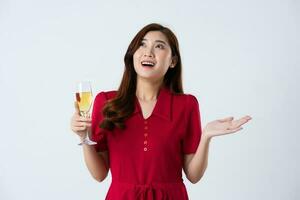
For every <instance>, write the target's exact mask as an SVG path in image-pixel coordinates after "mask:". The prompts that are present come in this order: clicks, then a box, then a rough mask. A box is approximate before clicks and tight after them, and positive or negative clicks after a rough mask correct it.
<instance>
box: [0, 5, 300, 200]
mask: <svg viewBox="0 0 300 200" xmlns="http://www.w3.org/2000/svg"><path fill="white" fill-rule="evenodd" d="M299 13H300V6H299V1H296V0H285V1H284V0H247V1H245V0H228V1H222V0H220V1H216V0H210V1H179V0H178V1H176V0H169V1H160V0H156V1H138V0H132V1H113V0H110V1H101V0H97V1H96V0H85V1H79V0H51V1H42V0H27V1H22V0H1V1H0V106H1V115H0V125H1V127H0V133H1V140H0V143H1V144H0V199H1V200H19V199H22V200H38V199H43V200H52V199H73V200H82V199H90V200H99V199H104V198H105V195H106V192H107V190H108V187H109V184H110V181H111V176H110V175H109V176H108V177H107V179H106V180H105V181H104V182H102V183H99V182H97V181H95V180H94V179H93V178H92V177H91V176H90V174H89V172H88V170H87V168H86V166H85V163H84V160H83V155H82V149H81V147H80V146H78V145H77V143H78V142H79V140H78V138H77V136H76V135H75V134H74V133H72V131H71V130H70V118H71V116H72V114H73V112H74V107H73V101H74V89H75V86H76V85H75V83H76V81H77V80H82V79H88V80H91V81H92V84H93V93H94V95H96V93H98V92H100V91H103V90H104V91H106V90H114V89H117V87H118V86H119V84H120V81H121V77H122V74H123V70H124V63H123V57H124V54H125V52H126V49H127V47H128V45H129V43H130V41H131V40H132V38H133V37H134V35H135V34H136V33H137V32H138V31H139V30H140V29H141V28H142V27H143V26H145V25H146V24H148V23H151V22H158V23H161V24H163V25H165V26H168V27H169V28H171V29H172V30H173V31H174V32H175V34H176V35H177V37H178V40H179V42H180V50H181V55H182V61H183V84H184V92H185V93H190V94H193V95H195V96H196V97H197V99H198V101H199V104H200V112H201V123H202V126H204V125H205V124H207V123H208V122H209V121H212V120H215V119H219V118H224V117H227V116H234V117H235V118H239V117H242V116H244V115H250V116H251V117H252V118H253V119H252V121H250V122H249V123H248V124H246V125H244V126H243V127H244V129H243V130H242V131H239V132H237V133H235V134H231V135H226V136H219V137H215V138H213V139H212V141H211V143H210V149H209V164H208V168H207V171H206V173H205V175H204V176H203V177H202V179H201V181H200V182H198V183H197V184H191V183H190V182H189V181H188V180H187V179H186V178H185V177H184V182H185V184H186V187H187V190H188V193H189V196H190V199H192V200H197V199H205V200H239V199H243V200H253V199H256V200H260V199H262V200H269V199H272V200H282V199H285V200H297V199H300V192H299V185H300V170H299V167H300V166H299V162H300V157H299V151H300V145H299V140H300V136H299V114H300V112H299V111H300V109H299V103H298V102H299V100H300V98H299V91H300V90H299V89H300V87H299V78H300V76H299V74H300V69H299V64H300V59H299V58H300V56H299V52H300V48H299V46H300V41H299V34H300V33H299Z"/></svg>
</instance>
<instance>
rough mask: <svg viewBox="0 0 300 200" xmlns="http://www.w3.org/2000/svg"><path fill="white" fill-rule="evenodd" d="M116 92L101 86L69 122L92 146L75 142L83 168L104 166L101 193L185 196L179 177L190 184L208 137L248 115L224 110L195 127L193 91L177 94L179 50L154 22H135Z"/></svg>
mask: <svg viewBox="0 0 300 200" xmlns="http://www.w3.org/2000/svg"><path fill="white" fill-rule="evenodd" d="M124 61H125V70H124V74H123V78H122V81H121V84H120V86H119V88H118V90H116V91H102V92H100V93H99V94H98V95H97V96H96V97H95V100H94V106H93V112H92V116H91V118H83V117H81V116H80V114H79V110H78V105H77V103H76V102H75V108H76V112H75V114H74V115H73V117H72V121H71V129H72V130H73V131H74V132H75V133H76V134H77V135H78V136H79V137H80V138H81V140H83V138H85V135H86V132H87V130H91V135H92V140H94V141H96V142H97V144H96V145H95V146H90V145H87V144H84V145H83V153H84V159H85V163H86V166H87V168H88V170H89V171H90V173H91V175H92V176H93V177H94V178H95V179H96V180H98V181H99V182H101V181H103V180H104V179H105V178H106V176H107V174H108V171H109V169H110V171H111V176H112V182H111V185H110V188H109V191H108V193H107V195H106V199H107V200H139V199H141V200H169V199H170V200H171V199H172V200H176V199H178V200H187V199H188V194H187V190H186V187H185V185H184V183H183V179H182V169H183V171H184V173H185V175H186V177H187V179H188V180H189V181H190V182H192V183H197V182H198V181H199V180H200V179H201V177H202V176H203V174H204V172H205V170H206V167H207V160H208V149H209V143H210V140H211V138H213V137H214V136H219V135H224V134H230V133H234V132H237V131H239V130H241V129H242V127H241V126H242V125H243V124H245V123H246V122H248V121H249V120H250V119H251V117H250V116H245V117H243V118H241V119H239V120H233V117H227V118H224V119H219V120H215V121H212V122H210V123H208V124H207V125H206V126H205V127H204V128H203V130H202V126H201V119H200V110H199V104H198V101H197V99H196V97H195V96H193V95H191V94H184V93H183V89H182V79H181V57H180V53H179V45H178V41H177V38H176V36H175V35H174V33H173V32H172V31H171V30H170V29H169V28H167V27H164V26H162V25H160V24H149V25H147V26H145V27H144V28H142V29H141V30H140V31H139V32H138V33H137V35H136V36H135V37H134V38H133V40H132V41H131V43H130V45H129V47H128V49H127V52H126V54H125V58H124Z"/></svg>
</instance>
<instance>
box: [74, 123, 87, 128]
mask: <svg viewBox="0 0 300 200" xmlns="http://www.w3.org/2000/svg"><path fill="white" fill-rule="evenodd" d="M73 126H74V127H83V126H87V127H91V123H86V122H77V123H74V124H73Z"/></svg>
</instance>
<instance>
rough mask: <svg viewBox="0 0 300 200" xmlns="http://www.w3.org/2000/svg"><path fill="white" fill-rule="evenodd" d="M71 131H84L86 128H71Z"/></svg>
mask: <svg viewBox="0 0 300 200" xmlns="http://www.w3.org/2000/svg"><path fill="white" fill-rule="evenodd" d="M73 131H75V132H79V131H86V127H85V126H82V127H73Z"/></svg>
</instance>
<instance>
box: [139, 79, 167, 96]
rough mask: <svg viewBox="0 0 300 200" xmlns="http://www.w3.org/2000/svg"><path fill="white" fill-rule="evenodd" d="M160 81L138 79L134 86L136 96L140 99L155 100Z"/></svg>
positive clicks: (160, 84)
mask: <svg viewBox="0 0 300 200" xmlns="http://www.w3.org/2000/svg"><path fill="white" fill-rule="evenodd" d="M161 86H162V82H161V81H160V82H150V81H147V80H142V79H138V80H137V86H136V96H137V98H138V99H139V100H142V101H155V100H156V99H157V96H158V92H159V89H160V87H161Z"/></svg>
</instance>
